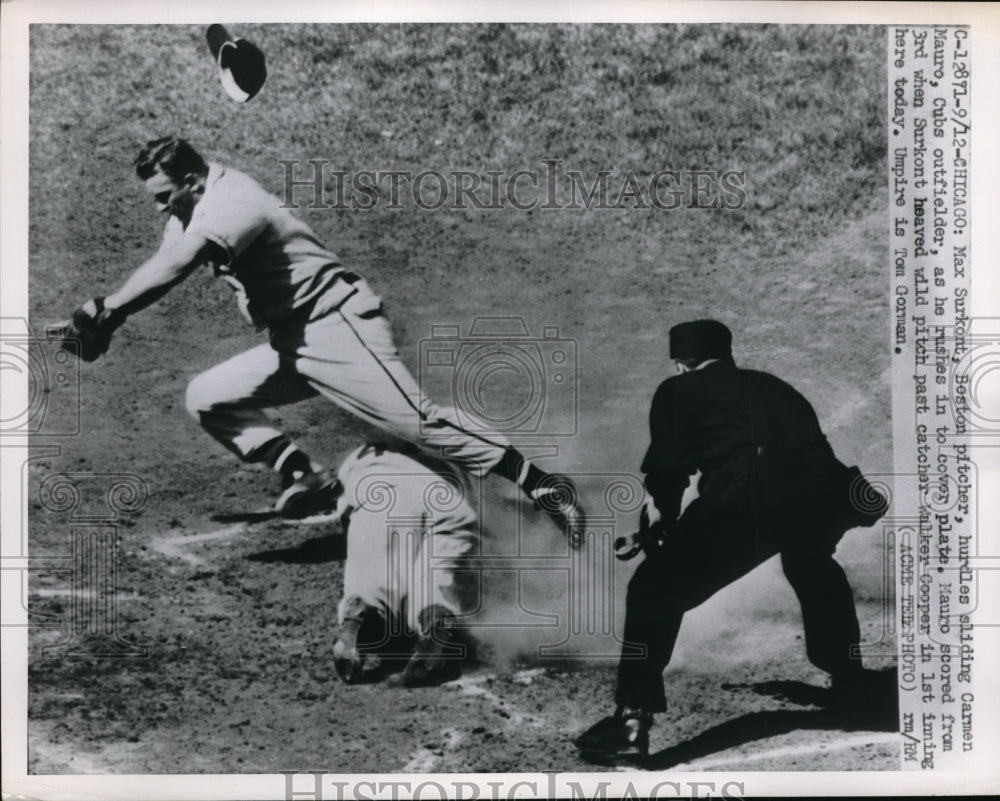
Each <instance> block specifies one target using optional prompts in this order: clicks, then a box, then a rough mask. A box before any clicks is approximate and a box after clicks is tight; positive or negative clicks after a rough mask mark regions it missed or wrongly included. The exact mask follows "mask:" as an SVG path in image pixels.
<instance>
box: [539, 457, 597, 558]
mask: <svg viewBox="0 0 1000 801" xmlns="http://www.w3.org/2000/svg"><path fill="white" fill-rule="evenodd" d="M531 499H532V500H533V501H534V502H535V506H536V507H537V508H538V509H541V510H542V511H543V512H545V513H546V514H547V515H548V516H549V517H551V518H552V520H553V521H554V522H555V524H556V525H557V526H559V528H560V529H561V530H562V531H563V532H564V533H565V534H566V538H567V539H568V540H569V544H570V545H571V546H572V547H574V548H579V547H580V546H581V545H583V541H584V538H585V537H586V534H587V514H586V512H584V511H583V506H582V505H581V504H580V492H579V490H577V488H576V484H574V483H573V481H572V479H570V478H569V476H564V475H562V474H560V473H547V474H546V475H545V477H544V478H542V479H541V481H539V482H538V486H537V487H535V488H534V489H533V490H532V491H531Z"/></svg>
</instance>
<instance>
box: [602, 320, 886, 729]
mask: <svg viewBox="0 0 1000 801" xmlns="http://www.w3.org/2000/svg"><path fill="white" fill-rule="evenodd" d="M731 339H732V338H731V334H730V333H729V330H728V329H727V328H726V327H725V326H723V325H722V324H721V323H716V322H714V321H696V322H694V323H685V324H682V325H680V326H675V327H674V328H673V329H672V330H671V356H672V357H673V358H675V359H685V358H689V359H692V363H694V362H698V361H701V362H703V361H704V360H705V359H708V358H716V359H717V360H716V361H712V362H709V363H708V364H704V363H703V364H702V366H701V367H700V368H698V369H692V370H690V371H689V372H686V373H683V374H681V375H677V376H675V377H672V378H669V379H667V380H666V381H664V382H663V383H662V384H661V385H660V387H659V389H657V391H656V394H655V396H654V398H653V404H652V408H651V410H650V415H649V423H650V430H651V440H652V441H651V444H650V446H649V450H648V451H647V453H646V456H645V459H644V460H643V463H642V471H643V472H644V473H645V475H646V487H647V489H648V491H649V493H650V495H651V496H652V498H653V500H654V501H655V504H656V507H657V509H658V510H659V511H660V513H661V514H662V517H663V523H662V525H663V544H662V547H660V548H658V549H657V548H649V549H648V550H647V555H646V558H645V560H644V561H643V562H642V563H641V564H640V565H639V567H638V568H637V570H636V572H635V575H634V576H633V578H632V580H631V582H630V584H629V588H628V600H627V605H626V616H625V631H624V639H625V641H626V643H630V644H631V643H635V644H640V645H643V646H645V648H646V656H645V658H634V657H631V658H629V657H624V656H623V658H622V660H621V662H620V664H619V672H618V687H617V692H616V701H617V703H618V704H619V706H620V707H629V708H633V709H641V710H643V711H645V712H650V713H652V712H661V711H664V710H665V708H666V705H665V698H664V692H663V678H662V673H663V669H664V668H665V667H666V665H667V663H668V662H669V660H670V655H671V652H672V650H673V647H674V641H675V640H676V638H677V632H678V629H679V628H680V624H681V619H682V617H683V615H684V612H685V611H687V610H688V609H692V608H694V607H695V606H698V605H699V604H700V603H702V602H703V601H705V600H706V599H707V598H708V597H709V596H711V595H712V594H713V593H715V592H716V591H717V590H719V589H721V588H722V587H724V586H726V585H727V584H729V583H731V582H732V581H734V580H736V579H738V578H739V577H740V576H743V575H744V574H746V573H748V572H749V571H750V570H752V569H753V568H754V567H756V566H757V565H759V564H761V563H762V562H764V561H765V560H766V559H768V558H770V557H771V556H774V555H775V554H776V553H780V554H781V561H782V567H783V569H784V572H785V576H786V577H787V578H788V580H789V581H790V582H791V585H792V587H793V588H794V589H795V593H796V595H797V596H798V598H799V601H800V603H801V604H802V617H803V622H804V624H805V636H806V649H807V654H808V657H809V660H810V661H811V662H812V663H813V664H815V665H816V666H818V667H820V668H822V669H823V670H826V671H828V672H830V673H831V674H834V676H837V675H838V674H840V675H843V676H844V677H845V678H847V677H848V676H850V675H851V674H852V673H853V671H857V670H860V668H861V663H860V661H859V660H857V659H854V660H852V659H851V655H850V648H851V646H852V645H853V644H856V643H858V640H859V636H860V634H859V629H858V619H857V616H856V614H855V611H854V601H853V598H852V595H851V588H850V586H849V585H848V583H847V578H846V577H845V575H844V571H843V570H842V569H841V567H840V565H838V564H837V562H836V561H834V559H833V551H834V549H835V547H836V544H837V542H838V541H839V540H840V538H841V537H842V536H843V534H844V532H845V531H846V530H847V529H849V528H852V527H854V526H855V525H860V524H866V525H871V523H872V522H874V520H873V519H867V520H865V519H863V518H862V517H861V516H860V515H859V513H858V512H857V511H856V510H855V509H853V508H852V505H851V503H850V501H849V487H850V485H851V482H852V479H854V478H860V473H858V472H857V470H856V469H855V468H847V467H846V466H845V465H843V464H842V463H841V462H840V461H838V459H837V458H836V456H834V453H833V450H832V449H831V447H830V445H829V443H828V442H827V440H826V437H825V436H824V435H823V432H822V430H821V429H820V426H819V422H818V420H817V418H816V413H815V412H814V411H813V408H812V406H811V405H810V404H809V402H808V401H807V400H806V399H805V398H804V397H803V396H802V395H800V394H799V393H798V392H797V391H796V390H795V389H793V388H792V387H791V386H789V385H788V384H786V383H785V382H784V381H781V380H780V379H778V378H775V377H774V376H772V375H768V374H767V373H761V372H757V371H754V370H742V369H740V368H738V367H736V365H735V364H734V362H733V359H732V356H731V355H730V354H731ZM696 471H700V472H701V478H700V480H699V482H698V498H697V499H696V500H695V501H693V502H692V503H691V504H690V505H689V506H688V507H687V508H686V509H685V510H684V513H683V514H682V515H680V517H679V518H678V512H679V511H680V503H681V497H682V495H683V493H684V490H685V488H686V487H687V484H688V481H689V478H690V476H691V475H692V474H694V473H695V472H696ZM861 480H862V481H863V479H861ZM868 489H869V490H870V486H869V487H868ZM882 513H884V509H880V510H878V511H876V512H875V513H874V515H873V516H872V517H874V519H877V518H878V517H879V516H881V514H882Z"/></svg>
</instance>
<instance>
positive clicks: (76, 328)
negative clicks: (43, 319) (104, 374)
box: [48, 297, 125, 362]
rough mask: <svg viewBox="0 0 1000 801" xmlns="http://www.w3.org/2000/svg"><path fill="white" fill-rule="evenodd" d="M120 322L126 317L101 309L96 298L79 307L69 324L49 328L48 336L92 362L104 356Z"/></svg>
mask: <svg viewBox="0 0 1000 801" xmlns="http://www.w3.org/2000/svg"><path fill="white" fill-rule="evenodd" d="M123 322H125V315H124V314H122V313H121V312H120V311H118V310H117V309H106V308H104V298H103V297H98V298H94V299H93V300H88V301H87V302H86V303H84V304H82V305H81V306H78V307H77V308H76V309H75V310H74V311H73V316H72V317H71V318H70V319H69V320H64V321H63V322H61V323H56V324H55V325H52V326H49V328H48V336H49V338H50V339H58V340H59V344H60V347H62V349H63V350H65V351H67V352H68V353H72V354H73V355H74V356H77V357H79V358H80V359H83V360H84V361H85V362H92V361H94V360H96V359H97V358H98V357H100V356H102V355H103V354H104V353H106V352H107V350H108V346H109V345H110V344H111V336H112V335H113V334H114V333H115V331H116V330H117V329H118V326H120V325H121V324H122V323H123Z"/></svg>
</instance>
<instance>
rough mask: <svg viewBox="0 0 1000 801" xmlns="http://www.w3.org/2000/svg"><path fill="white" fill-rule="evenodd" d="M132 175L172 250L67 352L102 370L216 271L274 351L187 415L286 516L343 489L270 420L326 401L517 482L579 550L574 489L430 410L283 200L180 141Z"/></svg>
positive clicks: (211, 373) (103, 301)
mask: <svg viewBox="0 0 1000 801" xmlns="http://www.w3.org/2000/svg"><path fill="white" fill-rule="evenodd" d="M135 169H136V173H137V175H138V177H139V178H140V179H141V180H142V181H143V183H144V186H145V188H146V191H147V192H148V193H149V194H150V195H151V196H152V198H153V199H154V200H155V202H156V207H157V208H158V209H159V211H160V212H162V213H163V214H165V215H166V218H167V220H166V228H165V230H164V234H163V242H162V244H161V246H160V248H159V250H158V251H157V252H156V253H155V254H154V255H153V256H152V257H151V258H149V259H148V260H147V261H146V262H144V263H143V264H142V265H140V266H139V267H138V269H136V270H135V271H134V272H133V273H132V274H131V276H129V278H128V279H127V280H126V281H125V282H124V284H122V285H121V286H120V287H119V288H118V289H117V290H116V291H114V292H112V293H111V294H110V295H107V296H106V297H97V298H94V299H93V300H89V301H87V302H86V303H84V304H82V305H81V306H80V307H78V308H77V309H76V311H75V312H74V313H73V318H72V320H71V321H68V322H67V323H66V324H65V327H64V330H63V335H64V337H65V339H64V342H65V345H66V347H67V348H68V349H70V350H71V351H73V352H74V353H76V354H77V355H78V356H80V358H82V359H85V360H87V361H93V360H94V359H96V358H98V357H99V356H100V355H102V354H103V353H104V352H106V351H107V349H108V347H109V344H110V341H111V337H112V335H113V333H114V332H115V330H116V329H117V328H118V327H119V326H120V325H121V324H122V323H124V322H125V320H126V319H127V318H128V317H129V315H132V314H134V313H135V312H137V311H139V310H141V309H143V308H145V307H146V306H149V305H150V304H152V303H153V302H155V301H156V300H158V299H159V298H161V297H162V296H164V295H165V294H166V293H167V292H168V291H169V290H170V289H171V288H172V287H173V286H175V285H176V284H178V283H180V282H181V281H183V280H184V279H185V278H187V276H189V275H190V274H191V273H192V272H194V271H195V270H197V269H199V268H201V267H209V268H210V269H212V271H213V272H214V274H215V275H216V276H218V277H220V278H222V279H223V280H225V281H226V282H228V283H229V284H230V285H231V286H232V287H233V289H234V291H235V295H236V300H237V303H238V305H239V307H240V309H241V311H242V312H243V314H244V316H245V317H246V318H247V319H248V320H249V321H250V322H252V323H253V324H255V325H256V326H258V327H260V328H266V329H267V330H268V332H269V340H268V342H266V343H264V344H261V345H258V346H257V347H255V348H251V349H250V350H248V351H246V352H244V353H240V354H238V355H236V356H234V357H232V358H231V359H229V360H228V361H225V362H223V363H222V364H219V365H217V366H215V367H212V368H211V369H209V370H207V371H205V372H204V373H202V374H201V375H198V376H196V377H195V378H194V380H193V381H191V383H190V385H189V386H188V390H187V409H188V411H189V412H190V414H191V415H192V416H193V417H194V418H195V419H196V420H198V422H199V423H201V425H202V427H203V428H204V429H205V430H206V431H207V432H208V433H209V434H211V435H212V436H213V437H215V439H217V440H218V441H219V442H220V443H222V444H223V445H224V446H225V447H226V448H228V449H229V450H230V451H232V452H233V453H234V454H236V456H238V457H239V458H240V459H242V460H243V461H246V462H262V463H264V464H266V465H268V466H270V467H271V468H272V469H274V470H275V471H277V472H278V473H279V474H280V475H281V478H282V488H283V492H282V493H281V495H280V497H279V498H278V499H277V502H276V504H275V509H276V510H277V511H279V512H280V513H282V514H284V515H287V516H289V517H303V516H305V515H308V514H312V513H314V512H316V511H321V510H325V509H328V508H329V490H330V488H331V486H332V485H333V484H334V483H335V480H336V479H335V477H334V476H333V475H332V474H331V473H330V471H327V470H324V469H323V468H322V466H321V465H319V464H317V463H315V462H313V461H312V460H311V459H310V458H309V457H308V456H307V455H306V454H305V453H304V452H303V451H302V450H301V449H300V448H299V447H298V446H297V445H296V444H295V443H294V442H292V441H291V440H290V439H289V438H288V437H287V436H286V435H285V434H284V433H282V432H281V431H279V430H278V429H277V428H275V427H274V425H273V423H272V422H271V420H270V418H269V417H268V416H267V415H266V414H265V411H264V410H265V409H267V408H269V407H274V406H279V405H282V404H287V403H293V402H296V401H301V400H304V399H306V398H309V397H313V396H315V395H317V394H320V395H323V396H324V397H326V398H328V399H329V400H331V401H333V402H334V403H336V404H337V405H339V406H341V407H342V408H344V409H347V410H348V411H350V412H352V413H354V414H356V415H357V416H358V417H360V418H362V419H364V420H365V421H367V422H369V423H371V424H373V425H375V426H377V427H379V428H381V429H383V430H385V431H387V432H389V433H390V434H392V435H394V436H397V437H400V438H402V439H404V440H407V441H409V442H413V443H415V444H417V445H419V446H420V447H422V448H424V449H425V450H427V451H428V452H430V453H433V454H437V455H439V456H444V457H446V458H448V459H451V460H454V461H456V462H458V463H459V464H461V465H462V466H463V467H464V468H465V469H467V470H469V471H470V472H471V473H472V474H473V475H475V476H483V475H485V474H486V473H488V472H491V471H492V472H494V473H497V474H498V475H501V476H503V477H505V478H507V479H509V480H511V481H514V482H516V483H517V485H518V486H519V487H521V488H522V490H524V492H525V493H527V494H528V496H529V497H530V498H531V499H532V500H533V501H535V503H536V505H537V506H538V507H539V508H541V509H543V510H544V511H545V512H547V513H548V514H549V516H550V517H551V518H552V519H553V520H555V521H556V523H557V525H559V526H560V528H562V529H563V530H564V531H565V532H566V534H567V536H568V537H569V538H570V541H571V542H572V543H573V544H574V545H577V544H579V542H580V540H581V539H582V536H583V531H584V526H585V520H584V513H583V510H582V508H581V506H580V504H579V502H578V500H577V493H576V489H575V487H574V486H573V484H572V482H571V481H570V480H569V479H568V478H566V477H565V476H561V475H558V474H553V473H547V472H545V471H542V470H540V469H539V468H538V467H537V466H536V465H534V464H532V463H531V462H530V461H528V460H527V459H525V458H524V456H523V455H522V454H520V453H519V452H518V451H517V450H516V449H514V448H513V447H511V445H510V443H509V442H508V441H507V440H506V439H505V438H504V437H502V436H501V435H499V434H485V435H484V434H481V433H476V432H471V431H469V430H467V429H466V428H463V427H462V425H461V424H460V423H459V422H458V418H457V416H456V414H455V413H454V411H453V410H452V409H448V408H441V407H438V406H436V405H434V404H433V403H431V402H430V401H429V400H428V399H427V398H425V397H424V396H423V394H422V393H421V391H420V389H419V387H418V386H417V383H416V381H415V380H414V379H413V377H412V375H411V374H410V372H409V370H408V369H407V368H406V366H405V365H404V364H403V362H402V360H401V359H400V357H399V354H398V352H397V350H396V347H395V344H394V343H393V340H392V335H391V331H390V327H389V323H388V321H387V320H386V318H385V317H384V316H383V314H382V302H381V300H380V299H379V297H378V296H377V295H375V294H374V293H373V292H372V291H371V289H370V288H369V287H368V284H367V283H366V282H365V281H364V279H362V278H361V277H360V276H359V275H358V274H357V273H355V272H353V271H352V270H349V269H347V268H346V267H345V266H344V265H343V264H341V262H340V259H339V258H338V257H337V256H336V255H335V254H333V253H332V252H331V251H329V250H327V249H326V248H325V247H324V246H323V245H322V244H321V243H320V242H319V240H318V239H317V237H316V235H315V234H314V233H313V231H312V230H311V229H310V227H309V226H308V225H306V224H305V223H304V222H303V221H302V220H300V219H299V218H298V217H297V216H295V215H294V214H293V213H292V212H291V211H289V210H288V209H284V208H282V207H281V201H280V200H279V199H278V198H277V197H275V196H274V195H271V194H269V193H268V192H267V191H265V190H264V189H263V188H262V187H261V186H260V185H259V184H258V183H257V182H256V181H255V180H253V179H252V178H250V177H249V176H247V175H245V174H243V173H242V172H239V171H238V170H234V169H232V168H230V167H226V166H223V165H221V164H217V163H211V164H210V163H208V162H206V161H205V160H204V159H203V158H202V156H201V155H200V154H199V153H198V152H197V151H196V150H195V149H194V148H193V147H192V146H191V145H190V144H188V143H187V142H186V141H185V140H183V139H179V138H177V137H173V136H170V137H164V138H161V139H156V140H154V141H151V142H149V143H148V144H147V145H146V146H145V147H144V148H143V149H142V150H141V152H140V153H139V155H138V157H137V159H136V161H135Z"/></svg>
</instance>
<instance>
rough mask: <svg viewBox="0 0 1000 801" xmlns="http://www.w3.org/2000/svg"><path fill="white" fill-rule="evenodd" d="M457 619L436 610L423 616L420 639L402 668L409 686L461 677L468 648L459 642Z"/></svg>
mask: <svg viewBox="0 0 1000 801" xmlns="http://www.w3.org/2000/svg"><path fill="white" fill-rule="evenodd" d="M454 622H455V618H454V616H453V615H452V614H451V613H450V612H447V611H445V610H441V609H438V608H435V607H431V608H430V609H425V610H424V611H423V612H421V613H420V624H421V626H420V628H421V632H422V633H421V635H420V639H419V640H417V644H416V647H415V648H414V649H413V655H412V656H411V657H410V661H409V662H407V663H406V667H405V668H403V684H404V685H405V686H407V687H430V686H433V685H437V684H442V683H443V682H446V681H451V680H452V679H457V678H458V677H459V676H461V675H462V658H463V657H464V655H465V649H464V648H463V647H462V646H461V645H459V644H458V643H457V642H456V637H455V631H454V628H453V627H454Z"/></svg>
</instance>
